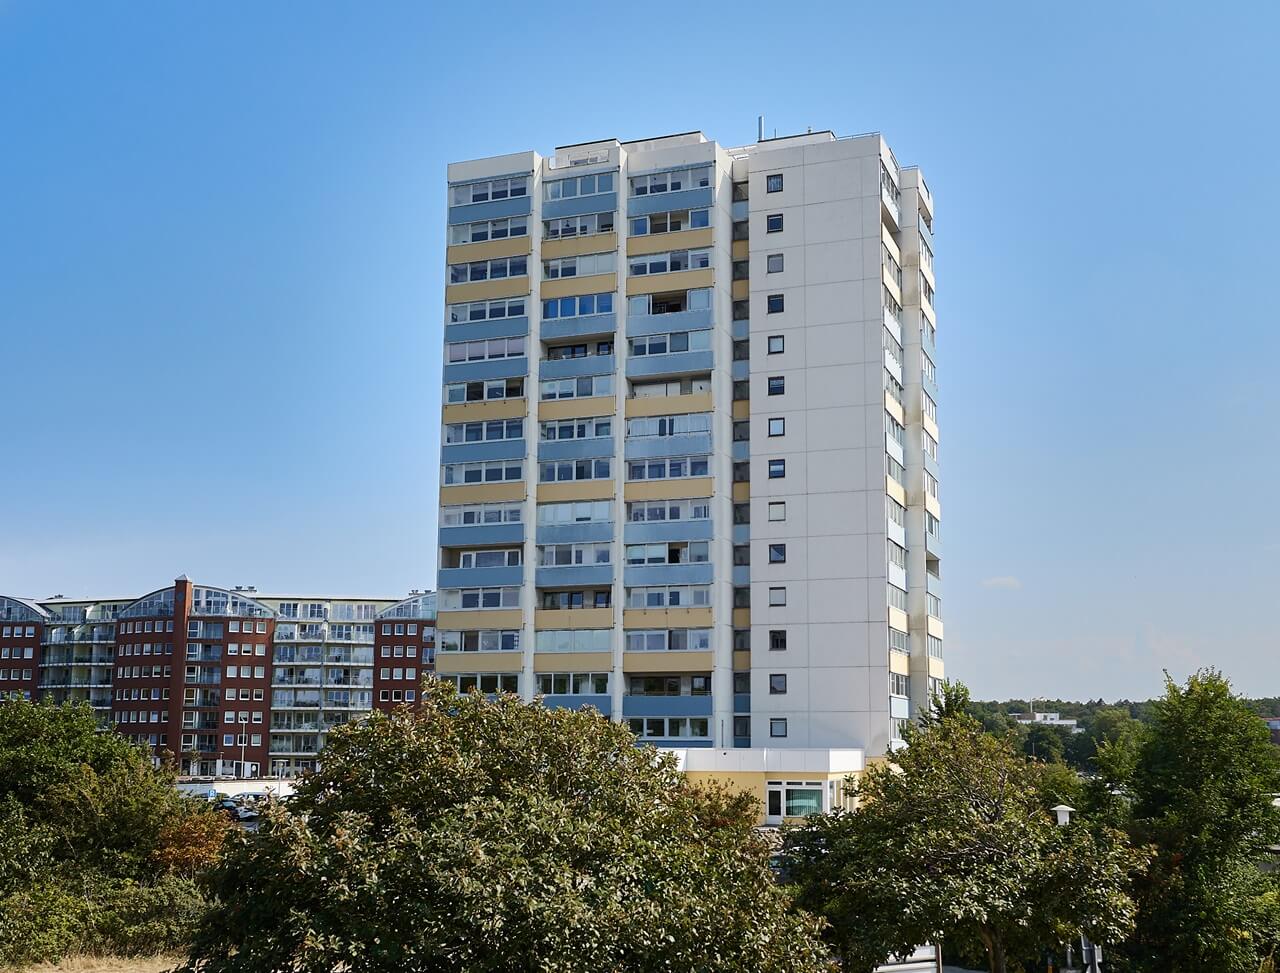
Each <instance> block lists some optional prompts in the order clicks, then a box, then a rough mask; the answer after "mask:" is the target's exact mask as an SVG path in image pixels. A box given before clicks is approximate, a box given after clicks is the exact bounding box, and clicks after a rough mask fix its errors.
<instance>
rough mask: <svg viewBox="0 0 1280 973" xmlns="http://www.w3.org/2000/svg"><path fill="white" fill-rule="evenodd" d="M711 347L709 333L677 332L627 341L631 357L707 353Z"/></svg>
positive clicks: (650, 335)
mask: <svg viewBox="0 0 1280 973" xmlns="http://www.w3.org/2000/svg"><path fill="white" fill-rule="evenodd" d="M710 347H711V332H710V331H677V332H673V333H671V334H649V335H644V336H642V337H639V338H631V339H629V340H628V348H629V350H630V352H631V354H632V356H635V357H638V356H641V355H667V354H674V353H676V352H681V351H707V350H708V349H710Z"/></svg>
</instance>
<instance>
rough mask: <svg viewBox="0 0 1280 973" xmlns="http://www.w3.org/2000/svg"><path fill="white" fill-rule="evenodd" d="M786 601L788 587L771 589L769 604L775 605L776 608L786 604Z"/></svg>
mask: <svg viewBox="0 0 1280 973" xmlns="http://www.w3.org/2000/svg"><path fill="white" fill-rule="evenodd" d="M786 603H787V589H786V588H770V589H769V604H770V606H772V607H774V608H781V607H782V606H784V605H785V604H786Z"/></svg>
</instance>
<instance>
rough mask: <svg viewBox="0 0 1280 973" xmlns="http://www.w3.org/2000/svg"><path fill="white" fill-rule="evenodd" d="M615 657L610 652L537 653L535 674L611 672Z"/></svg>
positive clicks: (534, 655) (534, 666) (534, 656)
mask: <svg viewBox="0 0 1280 973" xmlns="http://www.w3.org/2000/svg"><path fill="white" fill-rule="evenodd" d="M612 669H613V656H612V655H611V654H610V653H608V652H535V653H534V654H533V671H534V672H610V671H612Z"/></svg>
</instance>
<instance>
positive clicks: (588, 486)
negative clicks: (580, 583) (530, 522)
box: [538, 480, 615, 624]
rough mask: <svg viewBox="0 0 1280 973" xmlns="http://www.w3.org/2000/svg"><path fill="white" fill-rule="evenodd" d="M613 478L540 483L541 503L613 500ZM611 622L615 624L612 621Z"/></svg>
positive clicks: (539, 499) (539, 494) (539, 500)
mask: <svg viewBox="0 0 1280 973" xmlns="http://www.w3.org/2000/svg"><path fill="white" fill-rule="evenodd" d="M614 482H615V481H613V480H579V481H576V482H571V483H539V484H538V502H539V503H565V502H567V501H570V500H612V499H613V490H614ZM610 624H613V623H612V622H610Z"/></svg>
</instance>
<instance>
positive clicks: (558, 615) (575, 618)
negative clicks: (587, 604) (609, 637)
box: [533, 608, 613, 629]
mask: <svg viewBox="0 0 1280 973" xmlns="http://www.w3.org/2000/svg"><path fill="white" fill-rule="evenodd" d="M533 627H534V628H537V629H584V628H613V609H612V608H570V609H565V610H560V609H554V608H552V609H548V608H539V609H537V610H536V611H534V613H533Z"/></svg>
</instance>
